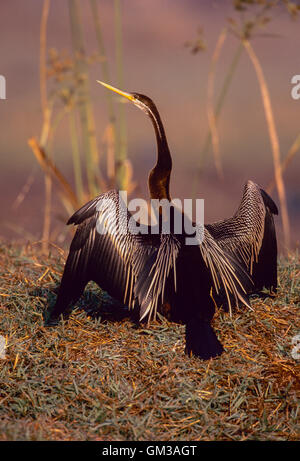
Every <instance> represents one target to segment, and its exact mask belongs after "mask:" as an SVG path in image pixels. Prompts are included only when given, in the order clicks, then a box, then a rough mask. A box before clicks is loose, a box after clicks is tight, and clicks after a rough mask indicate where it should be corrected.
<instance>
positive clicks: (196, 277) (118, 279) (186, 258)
mask: <svg viewBox="0 0 300 461" xmlns="http://www.w3.org/2000/svg"><path fill="white" fill-rule="evenodd" d="M99 83H102V82H99ZM102 84H103V85H104V86H106V87H107V88H108V89H110V90H113V91H115V92H116V93H118V94H120V95H122V96H124V97H126V98H127V99H129V100H130V101H131V102H133V103H134V104H135V105H136V106H137V107H139V108H140V109H142V110H143V111H144V112H145V113H146V114H147V115H148V116H149V117H150V120H151V122H152V124H153V127H154V130H155V134H156V141H157V160H156V164H155V166H154V167H153V169H152V170H151V171H150V173H149V178H148V186H149V191H150V197H151V199H157V200H159V201H164V200H165V201H167V202H170V201H171V197H170V191H169V184H170V175H171V170H172V158H171V154H170V150H169V147H168V143H167V139H166V135H165V130H164V127H163V124H162V121H161V118H160V115H159V113H158V110H157V108H156V106H155V104H154V103H153V102H152V101H151V99H150V98H148V97H147V96H144V95H141V94H138V93H126V92H124V91H121V90H118V89H116V88H113V87H111V86H110V85H107V84H104V83H102ZM162 208H163V207H162ZM183 218H185V215H184V213H183V214H182V219H183ZM163 221H164V212H163V210H161V209H160V214H159V232H158V233H157V234H153V233H152V232H151V229H150V226H145V225H141V224H139V226H138V227H139V231H138V232H136V228H137V226H136V222H135V221H134V220H133V217H132V215H131V214H130V212H129V211H128V209H127V207H126V204H125V203H124V202H123V201H122V199H121V200H120V194H119V193H118V192H117V191H116V190H111V191H109V192H106V193H104V194H101V195H99V196H98V197H96V198H95V199H94V200H91V201H90V202H88V203H87V204H85V205H84V206H83V207H82V208H80V209H79V210H78V211H77V212H76V213H74V215H73V216H72V217H71V218H70V219H69V221H68V223H67V224H75V225H76V226H78V227H77V230H76V233H75V236H74V238H73V240H72V243H71V246H70V251H69V254H68V258H67V261H66V265H65V269H64V273H63V276H62V280H61V285H60V288H59V292H58V297H57V301H56V304H55V306H54V307H53V308H49V309H48V312H47V314H46V321H45V324H46V325H48V326H49V325H55V324H57V322H58V321H59V318H60V316H61V315H62V314H63V316H64V317H67V316H68V314H69V312H70V308H71V307H72V305H74V303H76V301H77V300H78V299H79V297H80V296H81V294H82V293H83V291H84V288H85V286H86V284H87V283H88V282H89V281H90V280H93V281H95V282H96V283H97V284H98V285H99V286H100V287H101V288H102V289H103V290H105V291H107V292H108V293H109V294H110V295H111V296H112V297H113V298H115V299H117V300H119V301H121V302H123V303H124V304H125V305H127V306H129V308H134V309H138V310H139V316H140V321H141V322H143V321H145V320H147V321H148V323H149V322H150V321H151V320H153V319H155V318H156V314H157V311H162V312H163V311H164V306H168V308H169V309H170V319H171V320H173V321H177V322H182V323H184V324H185V325H186V334H185V338H186V347H185V351H186V353H188V354H189V355H190V354H193V355H195V356H198V357H200V358H202V359H209V358H212V357H216V356H218V355H220V354H221V353H222V351H223V347H222V345H221V343H220V342H219V340H218V338H217V336H216V334H215V332H214V330H213V328H212V326H211V321H212V318H213V316H214V312H215V301H214V297H213V294H214V293H215V295H216V296H222V297H223V299H224V304H225V305H226V306H227V307H228V308H229V309H230V310H231V305H232V303H233V302H234V303H235V304H237V303H238V302H242V303H243V304H245V305H247V306H248V307H250V306H249V304H248V298H247V295H246V292H250V291H251V289H253V287H252V285H253V284H252V282H251V280H250V277H249V276H248V274H247V271H246V270H245V269H247V264H246V263H245V260H244V259H243V257H242V256H241V255H240V252H239V251H235V250H234V249H233V248H232V247H230V246H228V248H229V251H227V245H226V242H223V240H224V239H221V238H220V239H219V240H220V241H221V243H220V244H219V242H218V236H217V235H212V233H211V232H210V230H209V226H205V227H204V229H203V239H202V241H201V243H199V244H198V245H188V244H187V243H186V237H187V234H186V233H185V231H184V230H183V231H182V232H181V233H178V232H175V231H174V214H172V216H171V218H170V222H169V224H170V232H168V233H164V232H163V231H162V224H163ZM212 226H213V232H214V233H215V234H217V224H215V225H212ZM225 227H226V226H225ZM229 227H230V226H229ZM189 236H190V235H189ZM237 246H238V245H237ZM250 248H252V247H251V245H250ZM247 254H248V253H247ZM249 261H252V260H251V257H250V260H249ZM249 287H252V288H249Z"/></svg>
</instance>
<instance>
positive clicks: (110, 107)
mask: <svg viewBox="0 0 300 461" xmlns="http://www.w3.org/2000/svg"><path fill="white" fill-rule="evenodd" d="M90 6H91V11H92V16H93V19H94V26H95V32H96V39H97V44H98V50H99V55H100V57H101V58H102V59H101V61H100V62H101V72H102V76H103V81H104V82H107V83H110V82H111V78H110V72H109V67H108V60H107V56H106V52H105V46H104V41H103V36H102V28H101V23H100V18H99V12H98V7H97V0H90ZM105 98H106V103H107V112H108V119H109V123H110V125H111V128H112V131H111V134H112V138H113V145H114V146H115V147H117V128H116V116H115V111H114V103H113V95H112V93H111V92H110V91H105ZM111 153H112V155H113V156H114V159H113V161H114V162H115V158H116V154H115V152H114V151H113V152H111ZM111 179H113V182H115V178H111ZM114 185H115V184H114Z"/></svg>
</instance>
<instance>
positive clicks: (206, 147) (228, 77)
mask: <svg viewBox="0 0 300 461" xmlns="http://www.w3.org/2000/svg"><path fill="white" fill-rule="evenodd" d="M243 48H244V47H243V43H241V42H240V43H239V45H238V47H237V49H236V52H235V54H234V56H233V59H232V61H231V63H230V66H229V68H228V71H227V73H226V76H225V78H224V81H223V85H222V88H221V91H220V94H219V97H218V100H217V104H216V108H215V119H216V120H217V119H218V117H219V115H220V114H221V111H222V108H223V105H224V101H225V97H226V95H227V93H228V90H229V87H230V84H231V82H232V78H233V76H234V73H235V71H236V68H237V65H238V63H239V60H240V57H241V54H242V51H243ZM211 141H212V135H211V131H210V130H209V131H208V133H207V135H206V138H205V142H204V145H203V148H202V150H201V152H200V166H199V170H198V171H197V172H196V175H195V179H194V181H193V188H192V190H193V192H192V193H193V196H194V195H195V191H196V187H197V182H198V179H199V176H200V174H201V171H202V168H203V164H204V160H205V158H206V156H207V153H208V150H209V148H210V146H211Z"/></svg>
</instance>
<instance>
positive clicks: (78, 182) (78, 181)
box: [69, 110, 84, 204]
mask: <svg viewBox="0 0 300 461" xmlns="http://www.w3.org/2000/svg"><path fill="white" fill-rule="evenodd" d="M69 128H70V136H71V145H72V155H73V168H74V178H75V187H76V194H77V199H78V201H79V202H80V204H82V203H83V199H84V192H83V184H82V171H81V160H80V153H79V146H78V138H77V130H76V120H75V113H74V111H73V110H70V111H69Z"/></svg>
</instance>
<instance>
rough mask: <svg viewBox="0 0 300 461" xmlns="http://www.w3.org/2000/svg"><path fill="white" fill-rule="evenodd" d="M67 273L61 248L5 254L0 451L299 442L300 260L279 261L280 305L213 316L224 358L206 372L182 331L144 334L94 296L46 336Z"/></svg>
mask: <svg viewBox="0 0 300 461" xmlns="http://www.w3.org/2000/svg"><path fill="white" fill-rule="evenodd" d="M63 264H64V254H63V252H62V251H60V250H59V249H56V248H54V247H53V251H52V254H50V255H49V256H48V257H44V256H42V255H41V254H40V252H39V251H38V249H37V246H34V245H33V246H27V247H21V246H17V247H14V246H7V245H4V244H3V245H2V246H1V247H0V271H1V285H0V294H1V296H0V334H1V335H2V336H4V337H5V338H6V350H5V353H4V354H2V356H3V357H4V356H5V358H0V439H1V440H107V441H111V440H188V441H193V440H296V439H298V438H299V433H300V431H299V412H298V408H299V400H297V397H298V398H299V389H300V386H299V360H298V361H297V360H296V358H293V357H295V352H297V346H295V345H293V344H292V338H293V337H295V335H297V334H299V333H300V319H299V304H300V264H299V257H298V255H296V254H295V255H292V256H291V257H290V258H289V259H288V260H283V261H280V265H279V284H280V285H279V290H278V294H277V296H276V297H275V298H270V297H267V296H266V298H265V299H261V298H255V299H254V298H253V299H252V302H251V304H252V307H253V311H250V310H248V309H246V308H244V309H242V308H240V309H238V310H236V311H235V312H234V315H233V317H232V318H230V317H229V315H227V314H224V313H223V312H222V311H221V310H220V311H218V312H217V313H216V316H215V319H214V328H215V330H216V332H217V334H218V336H219V338H220V340H221V342H222V344H223V345H224V347H225V352H224V354H223V355H222V356H221V357H220V358H217V359H215V360H210V361H208V362H204V361H201V360H199V359H196V358H188V357H187V356H186V355H185V354H184V327H183V326H180V325H176V324H173V323H169V322H168V321H166V320H164V319H162V320H161V322H156V323H153V324H152V325H151V328H149V329H143V328H141V327H138V325H137V324H136V323H135V322H134V321H133V320H132V319H131V318H130V317H128V316H125V315H124V312H123V311H122V310H121V309H116V310H115V311H114V310H112V309H111V306H110V305H108V304H107V305H103V303H102V301H101V296H100V292H99V289H98V288H97V287H96V286H95V285H93V284H90V285H89V286H88V287H87V289H86V292H85V295H84V296H83V297H82V299H81V300H80V302H79V303H78V308H77V309H76V310H75V311H74V312H73V313H72V315H71V317H70V319H69V321H68V322H63V323H60V325H59V326H57V327H54V328H45V327H44V326H43V318H42V313H43V311H44V310H45V308H46V306H47V303H49V302H50V303H51V302H54V301H55V296H56V295H55V287H56V286H57V284H58V283H59V280H60V277H61V273H62V269H63ZM82 308H84V309H86V310H88V311H91V312H95V310H97V311H98V312H100V314H99V315H100V316H98V318H95V316H88V315H87V313H86V312H85V311H83V310H82ZM298 354H299V355H300V348H299V350H298ZM297 402H298V403H297ZM297 422H298V426H297Z"/></svg>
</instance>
